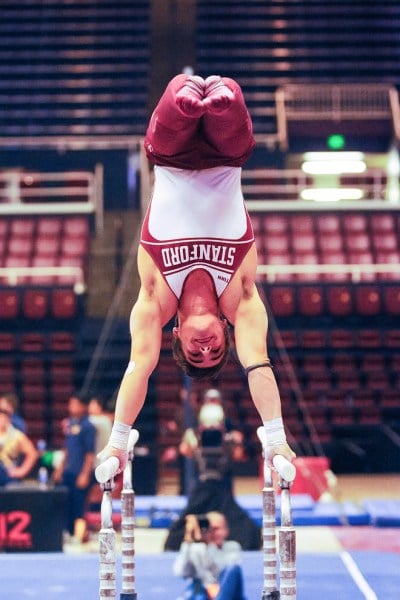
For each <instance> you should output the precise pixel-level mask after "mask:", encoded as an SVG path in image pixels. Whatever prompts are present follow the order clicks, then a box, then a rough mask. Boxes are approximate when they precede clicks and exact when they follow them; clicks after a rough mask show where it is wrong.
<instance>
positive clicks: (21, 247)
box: [8, 237, 32, 258]
mask: <svg viewBox="0 0 400 600" xmlns="http://www.w3.org/2000/svg"><path fill="white" fill-rule="evenodd" d="M31 255H32V240H30V239H28V238H23V237H12V238H11V239H10V240H9V242H8V256H22V257H27V258H29V257H30V256H31Z"/></svg>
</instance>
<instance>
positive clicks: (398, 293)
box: [382, 285, 400, 316]
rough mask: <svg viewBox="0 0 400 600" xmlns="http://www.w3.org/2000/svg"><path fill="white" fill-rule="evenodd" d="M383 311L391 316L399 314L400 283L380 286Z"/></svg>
mask: <svg viewBox="0 0 400 600" xmlns="http://www.w3.org/2000/svg"><path fill="white" fill-rule="evenodd" d="M382 295H383V305H384V307H385V311H386V312H387V313H388V314H389V315H392V316H400V285H389V286H384V287H383V288H382Z"/></svg>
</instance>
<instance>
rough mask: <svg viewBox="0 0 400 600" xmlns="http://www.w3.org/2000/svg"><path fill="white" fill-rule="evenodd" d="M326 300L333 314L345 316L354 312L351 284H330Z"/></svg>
mask: <svg viewBox="0 0 400 600" xmlns="http://www.w3.org/2000/svg"><path fill="white" fill-rule="evenodd" d="M326 300H327V307H328V311H329V313H330V314H331V315H334V316H337V317H338V316H342V317H344V316H346V315H350V314H351V313H352V312H353V297H352V292H351V287H350V286H344V285H331V286H329V287H328V288H327V290H326Z"/></svg>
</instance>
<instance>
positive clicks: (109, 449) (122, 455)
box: [97, 444, 128, 475]
mask: <svg viewBox="0 0 400 600" xmlns="http://www.w3.org/2000/svg"><path fill="white" fill-rule="evenodd" d="M111 456H116V457H117V458H118V461H119V467H118V470H117V472H116V473H115V475H118V474H119V473H121V472H122V471H123V470H124V468H125V466H126V463H127V462H128V452H127V450H119V449H117V448H113V446H111V445H110V444H108V445H107V446H106V447H105V448H104V449H103V450H102V451H101V452H99V453H98V455H97V458H98V459H99V461H101V463H104V462H105V461H106V460H107V459H108V458H110V457H111Z"/></svg>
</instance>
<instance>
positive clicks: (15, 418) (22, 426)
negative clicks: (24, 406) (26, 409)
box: [1, 392, 28, 433]
mask: <svg viewBox="0 0 400 600" xmlns="http://www.w3.org/2000/svg"><path fill="white" fill-rule="evenodd" d="M1 398H7V400H8V401H9V402H10V404H11V406H12V409H13V414H12V417H11V423H12V424H13V425H14V427H15V428H16V429H19V430H20V431H22V432H23V433H28V430H27V427H26V423H25V421H24V419H23V418H22V417H21V415H20V414H19V399H18V396H17V394H15V393H14V392H8V393H7V394H1Z"/></svg>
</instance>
